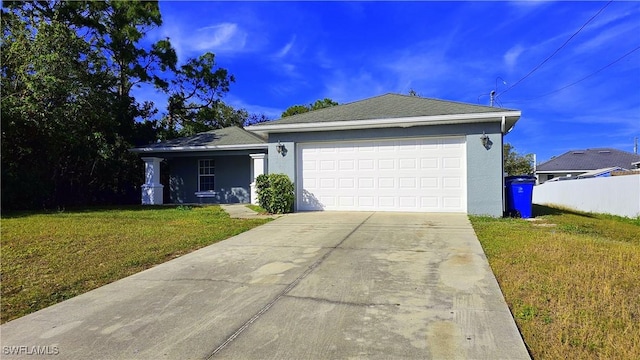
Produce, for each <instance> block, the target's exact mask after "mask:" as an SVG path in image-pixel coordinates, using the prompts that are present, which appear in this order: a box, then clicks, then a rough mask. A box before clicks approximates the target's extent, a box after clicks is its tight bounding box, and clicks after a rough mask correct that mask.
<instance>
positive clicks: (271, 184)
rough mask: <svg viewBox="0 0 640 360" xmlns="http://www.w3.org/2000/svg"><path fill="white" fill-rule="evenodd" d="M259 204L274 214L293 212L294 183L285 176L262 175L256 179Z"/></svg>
mask: <svg viewBox="0 0 640 360" xmlns="http://www.w3.org/2000/svg"><path fill="white" fill-rule="evenodd" d="M256 188H257V192H258V202H259V203H260V206H262V207H263V208H264V209H265V210H267V211H268V212H270V213H272V214H286V213H290V212H292V211H293V201H294V199H295V197H294V195H293V183H292V182H291V180H290V179H289V177H288V176H287V175H285V174H268V175H266V174H262V175H259V176H258V177H257V178H256Z"/></svg>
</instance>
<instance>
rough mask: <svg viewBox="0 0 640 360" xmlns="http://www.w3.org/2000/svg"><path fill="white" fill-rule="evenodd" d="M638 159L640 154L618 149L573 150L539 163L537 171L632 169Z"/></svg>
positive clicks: (639, 159)
mask: <svg viewBox="0 0 640 360" xmlns="http://www.w3.org/2000/svg"><path fill="white" fill-rule="evenodd" d="M636 161H640V155H638V154H633V153H630V152H626V151H621V150H616V149H609V148H600V149H586V150H571V151H567V152H566V153H564V154H562V155H560V156H558V157H554V158H552V159H551V160H549V161H546V162H544V163H541V164H539V165H538V166H537V167H536V172H538V173H553V172H575V171H585V172H586V171H590V170H596V169H604V168H609V167H621V168H623V169H631V168H632V167H633V166H632V165H631V164H632V163H633V162H636Z"/></svg>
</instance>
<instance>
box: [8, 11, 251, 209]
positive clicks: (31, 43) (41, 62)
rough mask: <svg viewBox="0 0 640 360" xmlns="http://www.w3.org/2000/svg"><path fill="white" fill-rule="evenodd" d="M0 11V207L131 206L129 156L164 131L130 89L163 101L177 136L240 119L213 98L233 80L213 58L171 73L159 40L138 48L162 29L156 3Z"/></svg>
mask: <svg viewBox="0 0 640 360" xmlns="http://www.w3.org/2000/svg"><path fill="white" fill-rule="evenodd" d="M2 6H3V7H2V23H1V26H2V33H3V41H2V43H0V46H1V54H0V56H1V64H0V65H1V69H2V79H1V86H2V94H1V101H2V106H1V111H2V114H1V115H2V116H1V117H2V139H1V140H2V144H1V146H2V207H3V208H18V207H26V208H33V207H43V206H44V207H47V208H51V207H56V206H66V205H73V204H96V203H123V202H133V201H135V202H137V201H138V200H139V189H138V185H139V184H140V183H141V182H142V181H143V171H142V162H141V161H140V159H139V158H138V157H137V156H136V155H135V154H132V153H130V152H129V151H128V149H129V148H131V147H133V146H134V145H141V144H146V143H149V142H151V141H154V140H155V139H156V138H158V135H161V133H163V131H162V130H163V127H164V124H163V123H162V122H158V121H157V120H156V119H155V118H154V116H155V114H157V112H158V110H157V108H156V105H155V104H153V103H150V102H138V101H137V100H136V99H135V98H134V96H133V95H132V92H131V90H132V89H133V87H135V86H137V85H139V84H142V83H147V84H152V85H154V86H155V87H156V88H157V89H158V90H159V91H164V92H166V93H167V94H169V95H170V96H169V98H170V99H171V102H170V105H171V106H170V108H171V111H170V114H171V115H175V116H183V117H184V122H185V126H184V128H185V131H198V130H199V129H201V128H202V129H207V130H208V129H209V128H210V127H212V126H215V127H221V126H230V125H242V124H243V123H244V122H245V121H247V120H248V119H249V117H250V115H248V114H247V113H246V111H244V110H235V109H233V108H231V107H230V106H227V105H225V104H224V103H222V102H221V101H220V97H221V96H222V94H224V93H226V92H227V91H228V90H229V83H230V82H232V81H233V77H232V76H231V75H229V74H228V73H227V71H226V70H224V69H219V68H216V67H215V62H214V56H213V54H204V55H203V56H201V57H199V58H196V59H190V60H188V61H186V62H185V64H184V65H182V66H181V67H178V66H177V56H176V53H175V51H174V49H173V48H172V46H171V43H170V41H169V40H168V39H162V40H160V41H157V42H156V43H154V44H152V45H150V46H144V45H143V41H142V40H143V39H144V37H145V36H146V34H147V33H148V32H149V31H150V30H151V29H153V28H155V27H158V26H160V25H161V24H162V19H161V16H160V11H159V8H158V4H157V2H150V1H149V2H131V1H127V2H124V1H100V2H94V1H75V2H74V1H59V0H58V1H37V2H17V1H16V2H11V1H5V2H3V4H2ZM169 79H173V80H169ZM210 117H213V118H214V120H215V124H209V123H207V121H209V118H210ZM209 122H211V121H209ZM191 128H193V129H191ZM164 133H167V131H164Z"/></svg>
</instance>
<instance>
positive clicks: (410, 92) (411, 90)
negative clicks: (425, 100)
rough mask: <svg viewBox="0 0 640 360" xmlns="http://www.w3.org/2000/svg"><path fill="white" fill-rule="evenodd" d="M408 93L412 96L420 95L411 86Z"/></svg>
mask: <svg viewBox="0 0 640 360" xmlns="http://www.w3.org/2000/svg"><path fill="white" fill-rule="evenodd" d="M408 95H409V96H414V97H421V96H420V94H418V92H417V91H415V90H414V89H413V88H411V89H409V92H408Z"/></svg>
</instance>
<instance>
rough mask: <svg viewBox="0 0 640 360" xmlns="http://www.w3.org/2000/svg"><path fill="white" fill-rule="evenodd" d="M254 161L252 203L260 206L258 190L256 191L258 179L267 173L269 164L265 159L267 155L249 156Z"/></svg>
mask: <svg viewBox="0 0 640 360" xmlns="http://www.w3.org/2000/svg"><path fill="white" fill-rule="evenodd" d="M249 156H251V159H253V161H252V162H251V185H250V186H251V203H252V204H253V205H259V204H258V189H256V178H257V177H258V176H260V175H262V174H264V173H265V171H266V165H267V162H266V161H265V158H266V156H267V154H249Z"/></svg>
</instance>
